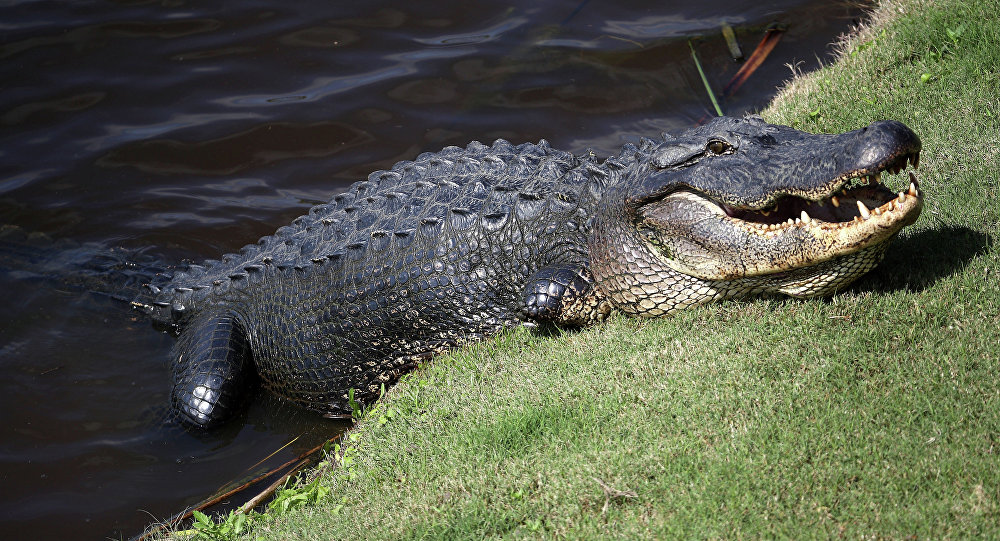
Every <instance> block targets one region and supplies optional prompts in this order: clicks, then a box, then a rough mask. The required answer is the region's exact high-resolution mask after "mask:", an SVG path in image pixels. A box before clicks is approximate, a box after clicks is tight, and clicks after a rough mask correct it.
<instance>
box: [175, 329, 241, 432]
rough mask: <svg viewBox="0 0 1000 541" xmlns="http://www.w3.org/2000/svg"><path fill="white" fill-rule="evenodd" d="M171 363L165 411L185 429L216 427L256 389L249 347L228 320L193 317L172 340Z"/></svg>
mask: <svg viewBox="0 0 1000 541" xmlns="http://www.w3.org/2000/svg"><path fill="white" fill-rule="evenodd" d="M172 358H173V364H172V367H173V372H174V387H173V391H172V393H171V406H172V409H173V410H174V413H175V414H176V415H177V416H178V417H179V418H180V420H181V421H183V422H185V423H187V424H191V425H195V426H198V427H202V428H208V427H211V426H215V425H218V424H221V423H222V422H224V421H226V420H228V419H229V418H230V417H232V416H233V415H234V414H235V413H237V412H238V411H239V410H240V409H241V408H242V406H243V404H244V403H245V402H246V401H247V399H248V398H249V397H250V395H251V394H252V392H253V390H254V388H255V387H256V383H257V373H256V368H255V366H254V362H253V356H252V353H251V350H250V344H249V342H248V341H247V336H246V332H245V331H244V329H243V327H242V326H241V325H240V324H239V322H238V321H237V320H236V319H235V318H234V317H233V316H232V315H229V314H221V315H220V314H202V315H200V316H197V317H195V318H194V320H192V321H191V322H190V324H189V325H187V326H186V328H185V329H184V331H183V332H182V333H181V335H180V337H179V338H178V339H177V343H176V344H175V345H174V349H173V355H172Z"/></svg>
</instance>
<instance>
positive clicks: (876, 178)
mask: <svg viewBox="0 0 1000 541" xmlns="http://www.w3.org/2000/svg"><path fill="white" fill-rule="evenodd" d="M872 179H873V180H874V181H875V184H878V183H879V182H880V181H881V180H882V172H881V171H879V172H878V173H875V174H874V175H872Z"/></svg>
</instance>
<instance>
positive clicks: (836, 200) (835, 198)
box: [830, 195, 840, 207]
mask: <svg viewBox="0 0 1000 541" xmlns="http://www.w3.org/2000/svg"><path fill="white" fill-rule="evenodd" d="M830 202H831V203H833V206H835V207H839V206H840V200H839V199H837V196H836V195H835V196H833V197H831V198H830Z"/></svg>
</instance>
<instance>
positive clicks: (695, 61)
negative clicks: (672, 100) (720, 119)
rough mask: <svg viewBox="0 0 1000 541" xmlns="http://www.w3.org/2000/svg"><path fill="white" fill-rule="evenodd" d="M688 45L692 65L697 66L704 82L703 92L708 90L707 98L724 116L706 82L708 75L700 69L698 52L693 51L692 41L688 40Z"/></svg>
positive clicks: (720, 114)
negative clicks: (692, 60) (692, 61)
mask: <svg viewBox="0 0 1000 541" xmlns="http://www.w3.org/2000/svg"><path fill="white" fill-rule="evenodd" d="M688 47H690V48H691V58H693V59H694V65H695V67H697V68H698V75H701V82H702V83H704V84H705V92H708V98H709V99H710V100H712V105H713V106H715V113H716V114H717V115H719V116H725V115H724V114H722V107H719V102H718V101H716V99H715V92H712V85H710V84H708V77H706V76H705V70H703V69H701V61H700V60H698V53H696V52H695V51H694V43H692V42H691V40H688Z"/></svg>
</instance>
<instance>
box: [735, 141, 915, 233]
mask: <svg viewBox="0 0 1000 541" xmlns="http://www.w3.org/2000/svg"><path fill="white" fill-rule="evenodd" d="M919 160H920V155H919V153H913V154H908V155H903V156H900V157H899V158H896V159H894V160H892V161H889V162H888V163H887V164H884V165H883V166H881V167H880V168H879V169H878V170H876V171H873V172H871V173H868V172H864V171H861V172H857V173H853V174H851V175H847V176H845V177H842V178H841V179H839V180H838V181H837V182H835V183H834V186H836V187H835V188H834V190H833V192H832V193H831V194H830V195H829V196H827V197H825V198H822V199H819V200H815V201H814V200H811V199H804V198H801V197H796V196H791V195H788V196H785V197H782V198H781V199H779V200H778V201H777V202H776V203H775V204H774V205H772V206H770V207H768V208H765V209H745V208H737V207H731V206H729V205H725V204H722V205H720V206H721V207H722V209H723V210H724V211H725V213H726V214H727V215H728V216H729V217H730V218H733V219H735V220H738V221H739V222H742V223H743V224H744V225H748V226H751V227H752V228H753V229H755V230H758V231H760V232H777V231H782V230H785V229H788V228H792V227H802V226H809V227H821V228H823V229H831V228H844V227H850V226H852V225H856V224H858V223H859V222H865V221H868V220H871V219H872V218H878V219H879V221H886V222H895V221H896V220H897V219H902V218H904V217H906V216H907V215H909V214H910V213H911V212H912V211H913V210H914V209H918V210H919V207H920V204H921V193H920V184H919V182H917V177H916V176H915V175H914V174H913V172H910V174H909V186H908V187H906V188H904V189H903V190H901V191H899V192H893V191H892V190H890V189H888V188H886V187H885V186H884V185H883V184H882V183H881V176H882V173H883V172H888V173H892V174H896V173H899V172H900V171H904V170H906V168H907V166H908V165H910V164H912V165H913V167H914V168H916V167H917V166H918V164H919ZM913 219H915V216H914V217H913ZM903 225H906V224H903Z"/></svg>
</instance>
